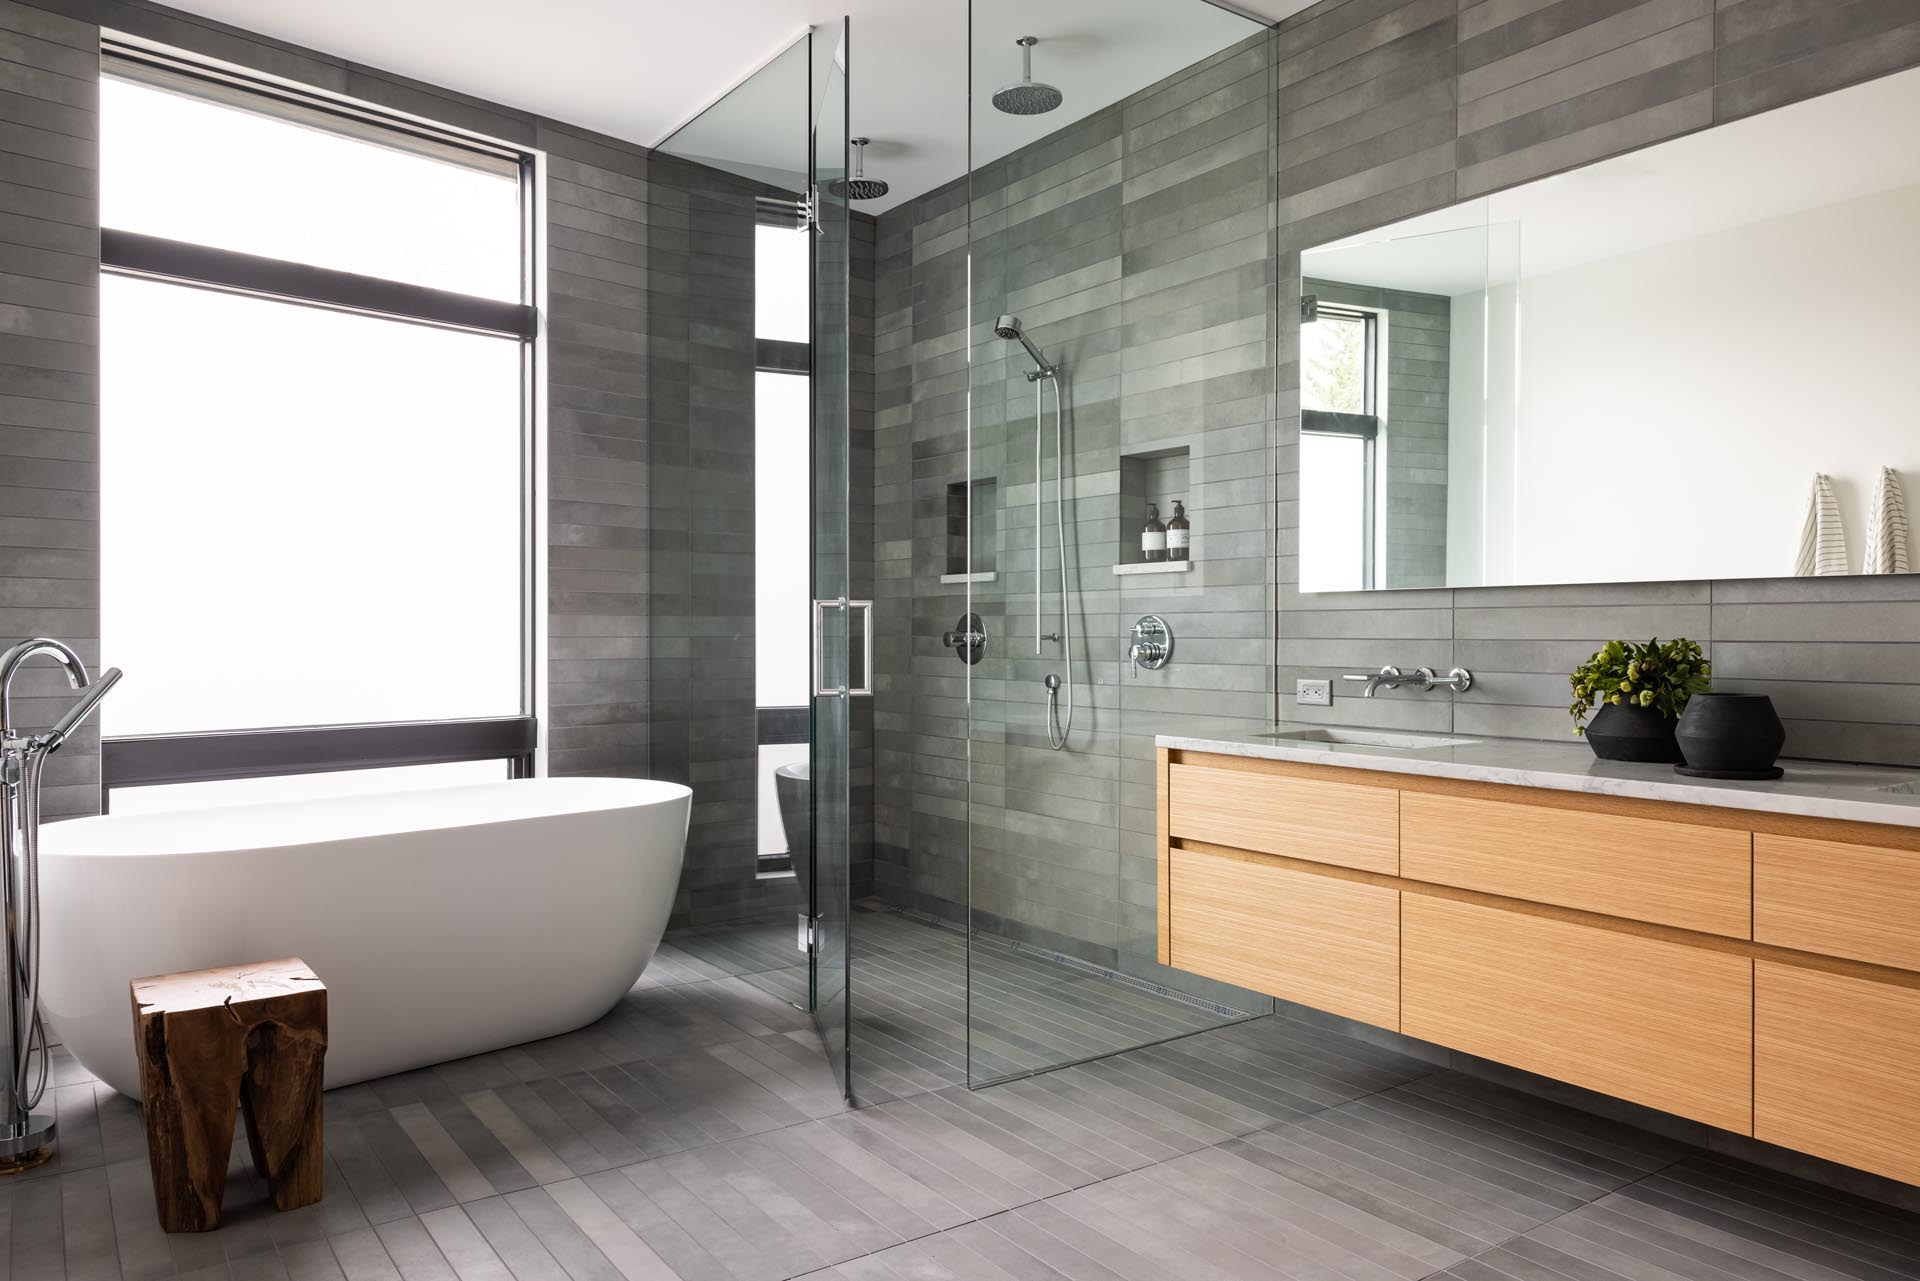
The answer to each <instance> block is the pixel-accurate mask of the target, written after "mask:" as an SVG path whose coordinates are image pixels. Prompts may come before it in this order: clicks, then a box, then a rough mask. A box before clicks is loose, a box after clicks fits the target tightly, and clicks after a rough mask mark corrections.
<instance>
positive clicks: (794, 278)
mask: <svg viewBox="0 0 1920 1281" xmlns="http://www.w3.org/2000/svg"><path fill="white" fill-rule="evenodd" d="M810 234H811V233H809V232H808V231H807V229H806V228H805V227H802V228H800V229H799V230H797V231H796V230H794V229H792V228H790V227H755V228H754V231H753V252H754V264H753V333H754V336H755V337H756V338H777V339H779V340H780V341H782V342H811V341H812V340H813V326H812V311H813V289H812V285H811V282H810V281H809V279H808V273H809V272H810V271H811V270H812V260H811V258H810V254H809V251H810V250H811V249H812V247H813V246H812V242H811V241H810V240H809V239H808V236H809V235H810Z"/></svg>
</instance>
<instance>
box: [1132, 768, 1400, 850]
mask: <svg viewBox="0 0 1920 1281" xmlns="http://www.w3.org/2000/svg"><path fill="white" fill-rule="evenodd" d="M1167 773H1168V780H1167V798H1168V804H1167V828H1168V833H1169V835H1171V836H1174V837H1184V838H1186V839H1188V840H1194V841H1205V842H1206V843H1207V844H1209V845H1230V846H1232V847H1234V848H1235V849H1243V850H1258V851H1260V852H1261V853H1263V854H1284V855H1286V856H1288V857H1289V858H1300V859H1308V860H1311V861H1312V862H1315V863H1331V864H1334V865H1335V866H1338V867H1355V868H1359V869H1361V870H1362V871H1367V872H1384V873H1386V874H1388V875H1392V874H1393V873H1394V872H1396V871H1398V870H1399V866H1400V858H1399V839H1398V838H1399V822H1400V793H1399V792H1397V791H1395V790H1394V789H1393V788H1390V787H1366V786H1363V785H1360V784H1356V783H1330V782H1323V781H1321V780H1319V779H1307V778H1287V777H1283V776H1280V775H1276V774H1265V773H1259V772H1256V771H1253V770H1244V769H1220V768H1215V767H1213V766H1208V765H1190V764H1180V765H1174V766H1171V767H1170V768H1169V769H1168V771H1167Z"/></svg>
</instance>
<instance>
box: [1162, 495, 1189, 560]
mask: <svg viewBox="0 0 1920 1281" xmlns="http://www.w3.org/2000/svg"><path fill="white" fill-rule="evenodd" d="M1192 547H1193V522H1192V521H1190V520H1188V519H1187V509H1186V507H1185V506H1184V505H1183V504H1182V503H1181V501H1180V500H1179V499H1178V498H1176V499H1174V500H1173V519H1172V520H1170V521H1168V522H1167V559H1168V560H1185V559H1187V557H1188V555H1189V553H1190V552H1191V550H1192Z"/></svg>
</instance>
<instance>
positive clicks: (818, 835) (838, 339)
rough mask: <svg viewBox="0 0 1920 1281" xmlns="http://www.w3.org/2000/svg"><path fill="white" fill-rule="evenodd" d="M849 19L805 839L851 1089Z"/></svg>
mask: <svg viewBox="0 0 1920 1281" xmlns="http://www.w3.org/2000/svg"><path fill="white" fill-rule="evenodd" d="M847 35H848V32H847V22H846V20H845V19H842V20H841V21H840V22H838V23H836V24H834V25H832V26H829V27H823V28H821V29H820V30H819V31H817V32H815V34H814V39H816V40H826V41H830V42H831V43H832V44H833V45H834V49H833V56H832V58H831V59H830V60H829V61H827V62H826V64H825V71H824V75H823V77H822V79H823V80H824V83H822V84H820V85H819V86H818V101H817V114H816V116H815V122H814V129H813V201H814V219H815V225H814V233H815V234H814V250H813V309H814V326H813V611H814V613H813V617H814V630H813V654H814V659H813V661H814V672H815V684H814V691H813V704H812V707H813V716H812V745H813V773H812V778H813V798H812V799H813V823H812V828H813V840H812V851H811V857H812V860H813V869H812V876H811V878H810V880H811V885H812V908H811V911H812V916H813V958H812V960H813V974H812V984H811V986H812V1002H811V1005H810V1008H811V1009H812V1011H813V1021H814V1025H815V1026H816V1027H817V1028H818V1029H819V1031H820V1039H821V1041H822V1042H823V1043H824V1044H825V1045H826V1047H827V1057H828V1059H829V1060H831V1061H832V1063H833V1070H834V1074H835V1076H836V1077H837V1078H838V1079H839V1082H840V1088H841V1090H842V1092H843V1093H848V1094H849V1095H850V1094H851V1081H850V1080H849V1060H850V1056H851V1044H850V1035H849V1034H850V1030H851V1029H850V1025H849V1021H848V1009H847V1001H848V994H847V978H848V974H847V971H848V965H849V962H850V960H851V952H852V945H853V938H852V890H851V886H852V872H851V867H850V863H851V859H852V823H853V816H852V776H853V769H852V723H853V722H852V702H851V700H852V698H853V697H854V696H855V691H856V690H861V691H863V692H868V691H870V689H871V684H872V682H871V681H870V680H869V679H867V678H866V677H864V676H863V675H861V674H858V673H856V671H855V670H854V669H855V665H856V662H858V663H860V664H862V665H865V664H868V663H870V662H871V658H870V657H869V656H868V654H867V653H866V650H865V647H858V649H856V646H855V644H854V637H855V635H856V634H860V633H863V632H864V629H865V627H866V622H867V619H868V618H869V617H870V616H871V611H872V603H871V602H855V601H853V600H850V599H849V595H850V591H851V587H852V575H851V548H852V535H851V524H850V520H851V512H852V502H851V499H852V482H851V463H852V460H851V457H850V447H849V441H848V432H849V422H850V412H851V376H852V366H851V361H850V343H849V341H848V318H849V310H850V306H851V290H852V214H851V211H850V209H849V206H848V202H847V157H848V145H847V136H848V135H847Z"/></svg>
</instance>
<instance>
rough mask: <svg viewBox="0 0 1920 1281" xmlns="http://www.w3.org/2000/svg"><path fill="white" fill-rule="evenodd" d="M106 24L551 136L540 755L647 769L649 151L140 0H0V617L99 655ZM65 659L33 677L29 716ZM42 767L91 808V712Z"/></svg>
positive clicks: (49, 705) (40, 712) (442, 116)
mask: <svg viewBox="0 0 1920 1281" xmlns="http://www.w3.org/2000/svg"><path fill="white" fill-rule="evenodd" d="M102 25H104V26H106V27H109V28H111V29H114V30H117V31H122V32H126V33H128V34H130V35H134V36H139V37H143V38H146V39H150V40H155V41H159V42H162V43H164V44H167V45H171V46H173V47H175V48H179V49H183V50H186V51H188V52H190V53H196V54H201V55H205V56H208V57H213V58H218V59H221V60H224V61H227V62H230V63H234V64H236V65H239V66H243V67H248V68H252V69H255V70H258V71H261V72H265V73H268V74H272V75H276V76H282V77H285V78H288V79H291V80H294V81H297V82H299V83H302V84H306V85H311V86H313V87H315V88H319V89H322V90H327V91H331V92H336V93H344V94H350V95H352V96H354V97H356V98H360V99H362V100H365V101H368V102H372V103H374V104H376V105H380V106H386V107H390V108H394V109H397V110H402V111H407V112H412V113H415V114H417V115H420V116H423V117H425V118H428V119H431V120H436V121H440V122H443V123H445V124H447V125H451V126H453V127H456V128H462V129H470V130H474V131H477V132H480V133H484V134H486V135H488V136H491V137H494V138H498V139H500V140H502V141H505V142H508V143H511V144H515V145H519V146H526V147H537V148H540V149H542V150H545V151H546V152H547V154H548V157H549V164H548V182H547V190H546V193H545V194H546V209H547V214H548V228H547V231H548V241H549V246H550V262H549V267H550V273H549V297H548V300H547V342H546V355H547V365H548V374H549V389H550V399H549V402H548V406H547V409H548V417H549V420H550V428H551V431H550V435H549V439H548V444H549V476H548V485H549V489H548V497H549V500H550V504H549V515H550V524H549V531H548V532H549V537H550V544H551V551H550V556H549V561H548V565H547V574H546V589H547V608H548V620H547V621H548V626H549V633H550V639H551V648H550V652H549V655H548V660H549V661H548V680H549V686H550V689H551V693H552V716H551V720H550V724H549V728H548V748H549V752H550V761H551V766H552V769H553V771H554V772H555V773H563V774H564V773H592V774H616V775H632V776H638V775H644V774H646V773H647V772H648V768H649V761H648V759H647V744H646V741H645V729H644V727H645V722H646V715H647V700H648V686H647V669H646V659H647V625H646V610H645V601H646V591H647V553H648V544H647V538H646V515H647V512H648V500H647V463H646V446H647V393H646V378H645V372H646V371H645V352H646V348H645V334H646V324H645V316H646V309H647V288H646V287H647V277H646V262H645V250H646V244H647V237H646V225H645V218H644V209H645V202H646V199H647V184H646V162H647V156H646V152H645V151H644V150H643V149H641V148H638V147H634V146H631V145H629V144H626V143H622V142H618V141H615V140H613V139H609V138H604V137H600V136H597V135H593V134H589V133H586V132H583V131H580V130H575V129H572V128H570V127H568V126H566V125H563V124H559V123H556V122H554V121H550V120H545V119H541V118H538V117H535V116H532V115H529V114H527V113H525V112H519V111H515V110H512V109H510V108H505V107H499V106H496V105H493V104H491V103H485V102H481V101H479V100H477V99H473V98H469V97H466V96H464V95H460V94H455V93H452V92H449V91H446V90H442V89H437V88H435V87H433V86H430V85H424V84H420V83H418V82H415V81H411V80H407V79H405V78H402V77H399V76H394V75H391V74H389V73H387V72H384V71H380V70H377V69H374V68H369V67H363V66H359V65H356V64H353V63H350V62H347V61H344V60H342V59H339V58H334V57H331V56H329V55H326V54H321V53H315V52H313V51H310V50H305V49H299V48H296V47H294V46H291V45H287V44H283V43H281V42H278V41H274V40H269V39H267V38H265V37H262V36H258V35H255V34H253V33H250V32H246V31H242V30H239V29H236V28H233V27H229V26H225V25H223V24H220V23H217V22H213V21H210V20H208V19H205V18H200V17H197V16H194V15H190V14H184V13H180V12H178V11H176V10H172V9H167V8H163V7H161V6H158V5H149V4H142V3H137V2H135V0H104V2H102V3H95V2H94V0H43V3H35V4H25V3H21V2H20V0H0V159H4V164H0V639H4V638H10V637H14V636H19V635H27V634H32V633H37V632H46V633H51V634H54V635H58V636H62V637H66V638H77V639H78V641H79V647H80V650H81V653H82V655H83V656H84V657H86V658H87V659H88V660H89V661H93V660H97V659H98V657H99V655H98V652H97V651H98V647H99V640H98V638H99V621H98V619H99V600H98V596H99V570H98V555H99V550H98V549H99V523H98V520H99V482H98V472H97V452H98V432H99V412H98V393H97V387H96V382H97V356H96V351H97V346H98V320H97V315H98V306H97V282H98V276H99V217H98V212H97V209H96V207H95V203H94V200H95V197H94V191H95V182H94V170H95V168H96V166H97V164H98V145H97V130H96V122H95V114H96V112H95V102H96V97H97V81H98V74H99V70H98V68H99V59H98V53H99V28H100V27H101V26H102ZM58 680H59V678H58V677H57V676H53V675H51V674H50V673H48V672H35V673H34V674H33V675H32V676H31V677H29V678H27V680H26V682H25V683H24V684H23V685H22V686H21V688H22V689H23V690H24V691H25V692H26V693H27V694H28V698H27V699H25V700H23V702H22V704H21V713H22V718H23V719H24V720H34V719H44V718H45V717H46V715H47V714H48V713H50V712H52V711H53V710H54V709H55V708H57V706H58V705H59V700H58V699H57V698H50V697H47V696H51V695H55V694H56V693H57V688H58V686H57V682H58ZM53 767H54V770H55V771H56V772H55V775H54V778H53V780H52V781H53V783H54V786H52V787H51V788H50V789H49V795H48V806H47V808H48V811H49V812H50V813H54V814H60V815H66V814H77V813H89V812H92V810H93V809H94V807H95V804H96V802H97V783H96V780H97V778H98V752H97V746H96V740H95V738H94V736H93V733H92V731H91V730H88V731H87V732H86V737H84V738H82V739H76V740H75V741H74V743H73V744H72V745H70V746H69V747H68V748H67V749H66V750H65V751H63V752H61V753H60V755H59V756H58V757H56V758H55V760H54V763H53Z"/></svg>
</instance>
